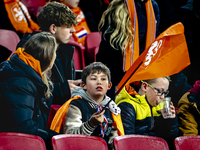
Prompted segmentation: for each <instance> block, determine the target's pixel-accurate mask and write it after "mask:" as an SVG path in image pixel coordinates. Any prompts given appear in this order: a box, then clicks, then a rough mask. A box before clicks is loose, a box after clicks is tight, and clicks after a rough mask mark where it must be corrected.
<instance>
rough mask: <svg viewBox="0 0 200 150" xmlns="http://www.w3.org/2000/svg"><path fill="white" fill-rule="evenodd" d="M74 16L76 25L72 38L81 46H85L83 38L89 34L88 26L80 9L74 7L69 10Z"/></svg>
mask: <svg viewBox="0 0 200 150" xmlns="http://www.w3.org/2000/svg"><path fill="white" fill-rule="evenodd" d="M71 10H72V11H73V12H74V14H75V15H77V22H78V23H77V25H76V26H74V29H75V30H76V31H75V32H73V38H74V40H75V41H76V42H78V43H81V44H82V45H83V46H85V38H86V36H87V35H88V34H89V33H90V32H91V31H90V29H89V27H88V24H87V22H86V20H85V16H84V14H83V11H82V10H81V8H80V7H76V8H73V9H71Z"/></svg>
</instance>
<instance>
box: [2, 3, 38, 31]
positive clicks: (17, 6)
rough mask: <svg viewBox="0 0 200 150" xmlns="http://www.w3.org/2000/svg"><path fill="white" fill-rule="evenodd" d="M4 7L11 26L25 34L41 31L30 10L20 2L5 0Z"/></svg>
mask: <svg viewBox="0 0 200 150" xmlns="http://www.w3.org/2000/svg"><path fill="white" fill-rule="evenodd" d="M4 5H5V8H6V11H7V14H8V18H9V19H10V22H11V24H12V25H13V27H14V28H15V30H16V31H20V32H22V33H23V34H24V33H27V32H32V31H33V30H34V31H36V30H39V29H40V27H39V26H38V24H36V23H35V22H34V21H33V20H32V19H31V17H30V15H29V13H28V9H27V8H26V6H25V5H24V4H23V3H22V2H20V1H19V0H4Z"/></svg>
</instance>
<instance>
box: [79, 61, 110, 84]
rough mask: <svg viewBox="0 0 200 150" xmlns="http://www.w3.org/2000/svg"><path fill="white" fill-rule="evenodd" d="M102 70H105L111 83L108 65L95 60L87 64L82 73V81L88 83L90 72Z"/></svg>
mask: <svg viewBox="0 0 200 150" xmlns="http://www.w3.org/2000/svg"><path fill="white" fill-rule="evenodd" d="M101 72H103V73H104V74H106V75H107V76H108V82H109V83H110V82H111V76H110V70H109V69H108V67H107V66H106V65H104V64H103V63H101V62H93V63H91V64H90V65H88V66H86V67H85V68H84V69H83V72H82V74H81V78H82V81H83V82H84V83H85V84H86V78H87V77H88V76H89V75H90V74H94V73H101Z"/></svg>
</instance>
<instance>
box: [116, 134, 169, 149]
mask: <svg viewBox="0 0 200 150" xmlns="http://www.w3.org/2000/svg"><path fill="white" fill-rule="evenodd" d="M114 147H115V150H122V149H123V150H130V149H135V150H169V147H168V144H167V142H166V141H165V140H164V139H162V138H158V137H153V136H146V135H123V136H118V137H115V138H114Z"/></svg>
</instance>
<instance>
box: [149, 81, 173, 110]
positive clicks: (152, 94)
mask: <svg viewBox="0 0 200 150" xmlns="http://www.w3.org/2000/svg"><path fill="white" fill-rule="evenodd" d="M151 85H152V86H153V87H155V88H156V89H158V90H159V91H160V92H165V91H167V90H168V88H169V80H167V79H166V78H157V79H156V81H155V82H154V83H151ZM156 89H153V88H152V87H151V86H148V85H147V84H146V87H145V94H146V98H147V100H148V102H149V104H150V105H151V106H152V107H156V106H157V105H158V104H159V103H160V101H161V100H162V99H163V98H164V97H165V95H164V94H162V95H161V96H158V91H157V90H156Z"/></svg>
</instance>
